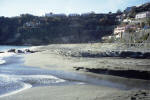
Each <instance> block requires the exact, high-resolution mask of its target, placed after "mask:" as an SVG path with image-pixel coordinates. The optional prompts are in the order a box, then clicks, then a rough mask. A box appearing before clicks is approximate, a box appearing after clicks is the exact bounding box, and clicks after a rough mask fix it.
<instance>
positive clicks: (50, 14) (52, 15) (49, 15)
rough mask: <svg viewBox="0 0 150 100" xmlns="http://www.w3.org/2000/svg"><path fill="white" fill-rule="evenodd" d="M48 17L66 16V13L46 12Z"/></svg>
mask: <svg viewBox="0 0 150 100" xmlns="http://www.w3.org/2000/svg"><path fill="white" fill-rule="evenodd" d="M45 16H46V17H64V16H66V14H53V13H46V14H45Z"/></svg>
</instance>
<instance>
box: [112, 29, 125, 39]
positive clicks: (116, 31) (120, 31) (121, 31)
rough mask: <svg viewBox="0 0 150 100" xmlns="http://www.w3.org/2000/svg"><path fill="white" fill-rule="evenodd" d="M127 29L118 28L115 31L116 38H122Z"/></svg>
mask: <svg viewBox="0 0 150 100" xmlns="http://www.w3.org/2000/svg"><path fill="white" fill-rule="evenodd" d="M125 30H126V27H124V26H123V27H120V26H118V27H117V28H115V29H114V35H115V37H116V38H122V34H123V33H124V32H125Z"/></svg>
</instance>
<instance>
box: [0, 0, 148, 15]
mask: <svg viewBox="0 0 150 100" xmlns="http://www.w3.org/2000/svg"><path fill="white" fill-rule="evenodd" d="M143 2H144V3H145V2H150V0H0V16H7V17H10V16H18V15H20V14H23V13H30V14H34V15H40V16H41V15H44V14H45V13H48V12H53V13H66V14H69V13H86V12H91V11H94V12H96V13H107V12H110V11H111V12H116V10H117V9H122V10H123V9H125V8H126V7H128V6H133V5H140V4H142V3H143Z"/></svg>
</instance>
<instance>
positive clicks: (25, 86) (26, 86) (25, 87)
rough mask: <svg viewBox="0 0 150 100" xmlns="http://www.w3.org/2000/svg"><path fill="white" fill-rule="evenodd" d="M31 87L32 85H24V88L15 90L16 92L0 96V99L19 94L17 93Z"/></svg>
mask: <svg viewBox="0 0 150 100" xmlns="http://www.w3.org/2000/svg"><path fill="white" fill-rule="evenodd" d="M31 87H32V85H30V84H25V83H24V87H23V88H21V89H19V90H16V91H13V92H10V93H7V94H3V95H0V98H2V97H6V96H10V95H13V94H16V93H19V92H21V91H23V90H26V89H29V88H31Z"/></svg>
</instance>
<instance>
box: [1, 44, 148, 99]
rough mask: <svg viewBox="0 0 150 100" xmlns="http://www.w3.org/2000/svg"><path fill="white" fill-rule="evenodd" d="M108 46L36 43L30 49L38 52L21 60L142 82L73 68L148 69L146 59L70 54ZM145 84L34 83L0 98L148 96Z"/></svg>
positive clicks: (53, 68)
mask: <svg viewBox="0 0 150 100" xmlns="http://www.w3.org/2000/svg"><path fill="white" fill-rule="evenodd" d="M111 49H115V46H114V45H112V44H107V45H102V44H66V45H59V44H57V45H49V46H40V47H36V48H34V50H38V51H40V52H37V53H33V54H27V55H25V59H24V61H25V65H26V66H32V67H40V68H43V69H48V70H63V71H68V72H77V73H82V74H88V75H94V76H97V77H99V78H102V79H104V80H105V79H106V80H108V79H109V80H112V81H116V82H117V81H118V83H124V84H128V85H129V86H131V87H132V86H134V85H137V86H138V84H139V86H140V85H142V84H143V83H145V80H136V79H127V78H121V77H117V76H116V77H114V76H111V75H110V76H109V75H104V76H103V75H98V74H93V73H90V72H86V71H85V70H84V69H83V70H80V71H76V70H75V69H74V67H85V68H107V69H119V70H120V69H121V70H126V69H134V70H140V71H145V70H147V71H150V67H149V65H150V62H149V59H132V58H131V59H120V58H88V57H73V55H79V52H89V53H97V52H100V51H105V50H111ZM130 81H132V82H130ZM133 82H134V83H133ZM149 82H150V81H148V80H147V81H146V83H149ZM135 83H136V84H135ZM143 85H144V84H143ZM149 88H150V87H147V89H146V90H144V89H134V90H121V89H117V88H112V87H106V86H100V85H88V84H80V85H68V86H48V87H34V88H31V89H27V90H25V91H22V92H19V93H17V94H14V95H11V96H7V97H3V98H0V100H149V99H150V92H149Z"/></svg>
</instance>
